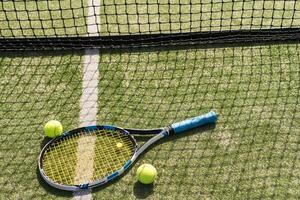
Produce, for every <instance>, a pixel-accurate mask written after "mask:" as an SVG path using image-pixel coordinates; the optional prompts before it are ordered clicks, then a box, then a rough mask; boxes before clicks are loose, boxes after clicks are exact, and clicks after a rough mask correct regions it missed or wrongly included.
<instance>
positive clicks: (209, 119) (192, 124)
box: [171, 111, 218, 133]
mask: <svg viewBox="0 0 300 200" xmlns="http://www.w3.org/2000/svg"><path fill="white" fill-rule="evenodd" d="M217 118H218V117H217V113H216V112H214V111H210V112H209V113H206V114H204V115H200V116H198V117H194V118H190V119H187V120H184V121H182V122H177V123H174V124H172V125H171V127H172V129H173V131H174V133H182V132H184V131H187V130H190V129H193V128H197V127H199V126H203V125H205V124H210V123H215V122H216V121H217Z"/></svg>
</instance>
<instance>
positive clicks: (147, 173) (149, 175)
mask: <svg viewBox="0 0 300 200" xmlns="http://www.w3.org/2000/svg"><path fill="white" fill-rule="evenodd" d="M136 176H137V179H138V180H139V181H140V182H141V183H143V184H150V183H153V181H154V180H155V178H156V176H157V171H156V169H155V167H154V166H153V165H150V164H142V165H141V166H139V168H138V169H137V171H136Z"/></svg>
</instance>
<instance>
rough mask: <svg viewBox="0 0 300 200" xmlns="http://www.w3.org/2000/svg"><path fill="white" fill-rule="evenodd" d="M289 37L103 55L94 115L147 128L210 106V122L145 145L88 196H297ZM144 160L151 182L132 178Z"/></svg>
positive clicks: (294, 83)
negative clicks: (153, 175)
mask: <svg viewBox="0 0 300 200" xmlns="http://www.w3.org/2000/svg"><path fill="white" fill-rule="evenodd" d="M299 53H300V51H299V45H297V44H295V45H266V46H253V47H231V48H229V47H228V48H210V49H188V50H173V51H172V50H167V51H161V50H160V51H152V52H147V51H146V52H132V53H115V54H104V55H102V56H101V61H100V66H101V68H100V74H101V75H100V84H99V88H100V95H99V105H100V108H99V115H98V121H99V123H110V124H111V123H113V124H115V125H119V126H124V127H135V128H155V127H161V126H165V125H168V124H170V123H172V122H175V121H180V120H183V119H185V118H188V117H193V116H196V115H199V114H203V113H205V112H208V111H209V110H211V109H215V110H216V111H217V112H218V113H219V120H218V122H217V124H216V127H215V128H213V129H208V130H201V129H200V130H195V131H193V132H192V133H189V134H187V135H186V136H183V137H180V138H176V137H175V138H173V139H171V140H168V141H166V142H163V143H161V144H158V145H155V146H154V147H153V149H151V150H150V151H149V152H148V153H146V154H145V155H144V156H142V158H140V159H139V160H138V162H137V163H136V164H135V166H134V167H132V169H131V171H130V172H129V173H128V174H126V175H125V177H123V178H122V179H121V180H119V181H117V182H116V183H115V184H113V185H110V186H108V187H107V188H104V189H99V190H98V191H97V192H95V193H94V194H93V195H94V197H95V199H100V198H103V199H108V198H109V197H111V196H112V197H114V198H115V199H118V198H124V199H134V198H138V199H139V198H141V199H142V198H145V197H148V198H149V199H249V198H250V199H253V198H261V199H274V198H277V199H284V198H296V197H299V195H300V194H299V191H298V189H297V188H298V187H299V182H298V181H297V179H298V178H299V174H300V169H299V167H300V160H299V158H298V156H297V154H298V153H299V147H298V140H299V134H297V133H298V132H299V131H300V126H299V111H300V105H299V93H300V92H299V91H300V90H299V87H300V85H299V81H300V78H299V77H300V76H299V74H300V69H299V63H300V60H299V59H300V57H299ZM142 163H151V164H153V165H154V166H155V167H156V168H157V170H158V178H157V181H156V182H155V183H154V186H149V187H146V186H141V185H140V184H138V183H137V182H136V179H135V170H136V169H137V167H138V166H139V165H140V164H142Z"/></svg>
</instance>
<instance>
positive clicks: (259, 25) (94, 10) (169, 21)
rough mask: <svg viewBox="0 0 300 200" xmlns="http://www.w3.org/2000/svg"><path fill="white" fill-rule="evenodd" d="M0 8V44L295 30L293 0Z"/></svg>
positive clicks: (273, 34) (134, 41)
mask: <svg viewBox="0 0 300 200" xmlns="http://www.w3.org/2000/svg"><path fill="white" fill-rule="evenodd" d="M0 11H1V12H0V26H1V31H0V46H2V49H26V48H27V49H28V48H29V49H30V48H31V49H32V48H33V49H51V48H84V47H89V48H95V47H98V48H113V47H114V48H119V47H120V46H121V47H124V46H127V47H128V46H129V47H132V46H140V45H141V43H142V44H144V45H148V46H149V45H151V46H158V45H160V44H161V43H166V42H167V43H174V42H175V43H176V44H177V45H179V44H190V43H193V42H196V43H202V44H203V43H204V44H206V43H212V42H217V43H224V42H230V43H232V42H240V39H241V40H242V41H243V40H250V42H253V41H258V40H263V41H264V40H287V39H299V32H300V31H299V25H300V3H299V2H298V1H296V0H276V1H274V0H258V1H253V0H247V1H245V0H235V1H232V0H202V1H198V0H160V1H157V0H126V1H125V0H121V1H112V0H63V1H54V0H42V1H36V0H29V1H28V0H26V1H23V0H14V1H1V3H0ZM211 33H213V34H215V35H214V37H213V38H214V39H212V37H210V34H211ZM203 34H204V35H203ZM228 40H229V41H228Z"/></svg>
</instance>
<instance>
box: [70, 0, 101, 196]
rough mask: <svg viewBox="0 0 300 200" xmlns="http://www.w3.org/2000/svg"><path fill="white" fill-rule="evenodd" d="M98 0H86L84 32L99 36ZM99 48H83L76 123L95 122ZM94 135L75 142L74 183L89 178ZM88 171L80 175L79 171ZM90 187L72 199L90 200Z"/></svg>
mask: <svg viewBox="0 0 300 200" xmlns="http://www.w3.org/2000/svg"><path fill="white" fill-rule="evenodd" d="M97 25H100V0H89V2H88V17H87V32H88V34H87V35H88V36H99V33H100V30H99V29H100V28H99V27H98V26H97ZM98 65H99V50H98V49H86V50H85V56H84V61H83V82H82V96H81V99H80V126H81V127H82V126H88V125H95V124H96V121H97V108H98V105H97V103H98V83H99V70H98ZM94 145H95V137H90V136H87V137H84V138H81V139H80V140H79V141H78V152H80V154H78V157H77V160H78V162H77V166H76V177H75V180H74V181H75V182H77V181H82V180H86V181H87V180H89V179H91V178H92V177H93V154H91V153H90V152H94ZM83 171H84V173H85V174H88V177H82V175H81V172H83ZM91 199H92V194H91V191H90V190H83V191H78V192H74V193H73V200H91Z"/></svg>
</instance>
